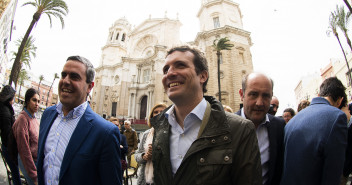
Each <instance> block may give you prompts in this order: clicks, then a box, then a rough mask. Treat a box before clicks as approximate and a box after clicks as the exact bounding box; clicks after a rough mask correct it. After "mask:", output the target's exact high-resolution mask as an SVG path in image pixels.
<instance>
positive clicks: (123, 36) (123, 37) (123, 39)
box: [121, 34, 126, 42]
mask: <svg viewBox="0 0 352 185" xmlns="http://www.w3.org/2000/svg"><path fill="white" fill-rule="evenodd" d="M125 37H126V34H122V38H121V41H122V42H124V41H125Z"/></svg>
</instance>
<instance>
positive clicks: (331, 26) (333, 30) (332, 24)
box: [327, 12, 352, 85]
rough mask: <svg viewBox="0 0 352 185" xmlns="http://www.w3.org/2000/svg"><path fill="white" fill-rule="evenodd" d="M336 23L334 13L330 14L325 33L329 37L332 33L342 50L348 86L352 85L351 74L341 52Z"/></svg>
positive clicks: (336, 19)
mask: <svg viewBox="0 0 352 185" xmlns="http://www.w3.org/2000/svg"><path fill="white" fill-rule="evenodd" d="M337 22H338V17H337V16H336V15H335V13H334V12H331V14H330V17H329V29H328V31H327V34H328V35H330V33H333V34H334V36H335V37H336V39H337V41H338V42H339V45H340V48H341V50H342V53H343V56H344V57H345V61H346V66H347V75H348V78H349V79H348V81H349V84H350V85H352V77H351V72H350V66H349V65H348V60H347V57H346V53H345V51H344V50H343V47H342V45H341V41H340V38H339V34H338V33H337V30H336V27H337Z"/></svg>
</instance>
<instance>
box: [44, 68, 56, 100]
mask: <svg viewBox="0 0 352 185" xmlns="http://www.w3.org/2000/svg"><path fill="white" fill-rule="evenodd" d="M57 78H59V75H58V74H57V73H55V75H54V80H53V83H51V85H50V89H49V91H48V96H47V97H46V103H45V106H46V107H47V106H48V99H49V95H50V91H51V88H52V87H53V84H54V82H55V79H57Z"/></svg>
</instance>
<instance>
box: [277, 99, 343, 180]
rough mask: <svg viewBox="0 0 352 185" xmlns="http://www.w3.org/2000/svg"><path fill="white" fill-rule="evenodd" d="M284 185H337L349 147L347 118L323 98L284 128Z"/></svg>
mask: <svg viewBox="0 0 352 185" xmlns="http://www.w3.org/2000/svg"><path fill="white" fill-rule="evenodd" d="M284 144H285V154H284V171H283V176H282V181H281V184H282V185H306V184H309V185H318V184H319V185H338V184H340V178H341V174H342V169H343V164H344V161H345V151H346V146H347V117H346V114H345V113H344V112H342V111H341V110H340V109H338V108H336V107H334V106H331V105H330V103H329V102H328V101H327V100H326V99H324V98H322V97H316V98H313V100H312V101H311V104H310V105H309V106H308V107H307V108H305V109H303V110H301V111H300V112H299V113H298V114H297V115H296V116H294V117H293V118H292V119H291V120H290V121H289V122H288V123H287V125H286V127H285V139H284Z"/></svg>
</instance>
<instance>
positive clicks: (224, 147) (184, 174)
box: [151, 96, 262, 185]
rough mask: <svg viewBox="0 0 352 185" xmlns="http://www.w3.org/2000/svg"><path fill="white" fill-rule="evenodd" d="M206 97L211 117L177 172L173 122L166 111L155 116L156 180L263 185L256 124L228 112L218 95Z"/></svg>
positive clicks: (183, 184)
mask: <svg viewBox="0 0 352 185" xmlns="http://www.w3.org/2000/svg"><path fill="white" fill-rule="evenodd" d="M205 99H206V100H207V101H208V107H207V111H208V117H207V118H206V115H207V111H206V114H205V115H204V118H203V119H208V121H207V122H205V123H204V122H203V123H202V125H201V128H200V131H199V134H198V138H197V139H196V140H195V141H194V142H193V143H192V145H191V147H190V148H189V149H188V151H187V153H186V155H185V156H184V158H183V161H182V162H181V165H180V167H179V168H178V170H177V172H176V174H174V175H173V174H172V170H171V162H170V144H169V138H170V134H171V131H170V128H171V127H170V124H169V122H168V120H167V118H166V117H165V116H164V114H159V115H158V116H156V117H154V118H153V119H152V121H151V122H152V125H153V127H154V129H155V132H154V138H153V155H152V156H153V157H152V160H153V167H154V184H155V185H196V184H197V185H198V184H199V185H208V184H209V185H210V184H214V185H215V184H216V185H227V184H232V185H235V184H238V185H247V184H258V185H259V184H260V185H261V184H262V170H261V162H260V153H259V148H258V141H257V136H256V132H255V127H254V124H253V123H252V122H251V121H249V120H246V119H243V118H241V117H240V116H237V115H235V114H231V113H225V112H224V110H223V108H222V105H221V103H220V102H218V101H217V100H216V99H215V98H213V97H210V96H205ZM169 108H170V107H169ZM169 108H168V109H169ZM165 111H167V110H164V112H163V113H165Z"/></svg>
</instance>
